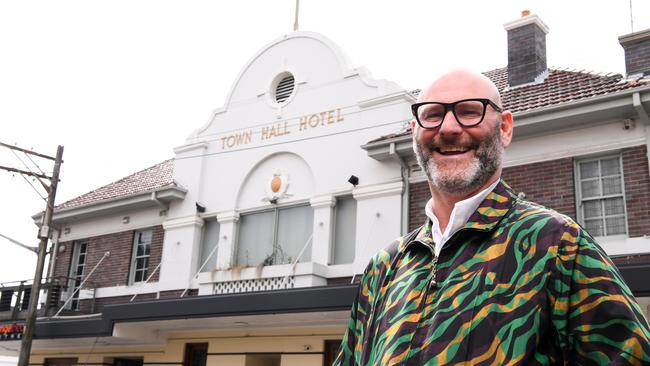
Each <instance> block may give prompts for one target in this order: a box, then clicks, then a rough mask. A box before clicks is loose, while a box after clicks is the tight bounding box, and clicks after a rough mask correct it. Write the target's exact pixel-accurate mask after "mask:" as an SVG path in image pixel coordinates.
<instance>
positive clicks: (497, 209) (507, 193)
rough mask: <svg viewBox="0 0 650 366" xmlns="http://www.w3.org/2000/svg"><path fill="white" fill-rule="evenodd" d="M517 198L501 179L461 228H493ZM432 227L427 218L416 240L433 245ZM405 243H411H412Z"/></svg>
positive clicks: (487, 229) (481, 229)
mask: <svg viewBox="0 0 650 366" xmlns="http://www.w3.org/2000/svg"><path fill="white" fill-rule="evenodd" d="M516 199H517V195H516V194H515V193H514V191H513V190H512V188H510V186H508V184H506V182H504V181H503V180H502V179H499V181H498V183H497V185H496V186H495V187H494V189H493V190H492V191H491V192H489V193H488V194H487V195H486V196H485V198H484V199H483V201H481V203H479V204H478V207H477V208H476V210H475V211H474V212H473V213H472V214H471V215H470V216H469V219H468V220H467V222H466V223H465V225H463V226H462V227H461V230H462V229H471V230H479V231H490V230H492V229H493V228H494V227H495V226H496V225H497V224H498V223H499V221H501V219H502V218H503V217H504V216H505V215H506V213H507V212H508V211H509V210H510V208H511V207H512V205H513V204H514V202H515V200H516ZM431 227H432V224H431V220H430V219H428V218H427V222H426V223H425V224H424V226H422V228H421V229H420V231H419V232H418V234H417V236H416V237H415V240H416V241H419V242H422V243H424V244H427V245H431V246H433V240H432V239H431ZM404 244H406V245H409V244H410V243H404Z"/></svg>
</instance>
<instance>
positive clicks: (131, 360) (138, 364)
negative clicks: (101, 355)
mask: <svg viewBox="0 0 650 366" xmlns="http://www.w3.org/2000/svg"><path fill="white" fill-rule="evenodd" d="M105 361H106V360H105ZM112 364H113V366H142V365H143V364H144V358H143V357H125V358H114V359H113V363H112ZM104 365H106V362H104ZM109 365H110V363H109Z"/></svg>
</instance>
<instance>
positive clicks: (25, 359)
mask: <svg viewBox="0 0 650 366" xmlns="http://www.w3.org/2000/svg"><path fill="white" fill-rule="evenodd" d="M0 146H4V147H7V148H9V149H12V150H17V151H21V152H23V153H25V154H30V155H34V156H39V157H41V158H46V159H50V160H54V170H53V172H52V176H51V177H48V176H47V175H45V174H44V173H43V174H38V173H34V172H31V171H23V170H20V169H15V168H7V167H3V166H0V169H3V170H6V171H10V172H17V173H20V174H23V175H28V176H32V177H34V178H36V179H38V180H39V181H40V182H41V184H42V185H43V188H45V190H46V191H47V205H46V206H45V214H44V215H43V222H42V224H41V227H40V229H39V232H38V238H39V239H40V243H39V245H38V259H37V262H36V272H35V273H34V283H33V284H32V290H31V295H30V297H29V306H28V308H27V319H26V320H27V322H26V325H25V330H24V332H23V337H22V341H21V345H20V356H19V358H18V366H28V365H29V355H30V353H31V351H32V338H33V336H34V327H35V326H36V312H37V307H38V297H39V292H40V290H41V277H42V276H43V267H45V256H46V254H47V242H48V240H49V238H50V232H51V226H52V214H53V212H54V200H55V198H56V188H57V186H58V183H59V172H60V171H61V163H63V146H60V145H59V147H58V148H57V150H56V157H55V158H52V157H51V156H47V155H43V154H38V153H35V152H33V151H30V150H25V149H21V148H18V147H16V146H11V145H7V144H4V143H0ZM40 178H44V179H48V180H49V181H50V184H49V185H47V184H45V183H44V182H43V181H42V180H41V179H40Z"/></svg>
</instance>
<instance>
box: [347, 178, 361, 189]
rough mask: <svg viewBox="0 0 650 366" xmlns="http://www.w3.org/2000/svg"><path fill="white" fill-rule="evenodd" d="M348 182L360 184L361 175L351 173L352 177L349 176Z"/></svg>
mask: <svg viewBox="0 0 650 366" xmlns="http://www.w3.org/2000/svg"><path fill="white" fill-rule="evenodd" d="M348 183H350V184H352V185H353V186H355V187H356V186H357V185H358V184H359V177H357V176H356V175H351V176H350V178H348Z"/></svg>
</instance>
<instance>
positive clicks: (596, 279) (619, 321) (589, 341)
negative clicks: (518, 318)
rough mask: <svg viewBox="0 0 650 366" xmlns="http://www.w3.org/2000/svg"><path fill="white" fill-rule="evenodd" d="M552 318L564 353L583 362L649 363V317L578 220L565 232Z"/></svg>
mask: <svg viewBox="0 0 650 366" xmlns="http://www.w3.org/2000/svg"><path fill="white" fill-rule="evenodd" d="M553 272H554V273H552V278H551V279H552V283H551V287H552V289H553V290H552V291H551V292H552V294H553V295H552V296H553V297H555V299H554V305H553V309H552V310H551V321H552V324H553V326H554V328H555V329H556V331H557V333H558V339H557V342H558V343H559V346H560V349H561V350H562V353H563V354H562V357H563V358H564V360H568V361H569V364H578V365H609V364H614V365H628V364H629V365H648V364H650V330H649V327H648V321H647V320H646V319H645V317H644V315H643V312H642V310H641V308H640V307H639V305H638V304H637V302H636V300H635V299H634V296H633V295H632V292H631V291H630V289H629V288H628V286H627V285H626V284H625V281H624V280H623V278H622V276H621V275H620V273H619V272H618V270H617V269H616V267H615V266H614V264H613V263H612V261H611V260H610V259H609V257H608V256H607V255H606V254H605V252H604V251H603V250H602V249H601V248H600V247H599V246H598V244H596V242H595V241H594V239H593V238H592V237H591V236H590V235H589V234H588V233H586V232H585V231H584V230H583V229H582V228H580V227H579V226H578V225H577V224H575V223H569V224H568V225H567V226H566V227H565V230H564V232H563V233H562V235H561V239H560V245H559V247H558V253H557V257H556V261H555V268H554V271H553Z"/></svg>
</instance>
